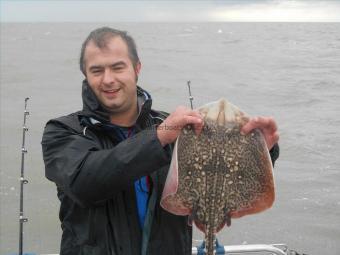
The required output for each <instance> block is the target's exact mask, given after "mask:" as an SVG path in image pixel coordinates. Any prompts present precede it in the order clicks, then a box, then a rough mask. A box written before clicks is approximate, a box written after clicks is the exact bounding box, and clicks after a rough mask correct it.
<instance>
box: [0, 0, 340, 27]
mask: <svg viewBox="0 0 340 255" xmlns="http://www.w3.org/2000/svg"><path fill="white" fill-rule="evenodd" d="M0 4H1V8H0V11H1V13H0V17H1V21H2V22H129V21H133V22H142V21H147V22H207V21H218V22H219V21H222V22H223V21H249V22H254V21H271V22H272V21H283V22H285V21H305V22H309V21H314V22H329V21H330V22H334V21H335V22H340V2H339V1H321V0H318V1H317V0H309V1H307V0H296V1H292V0H252V1H250V0H242V1H241V0H239V1H235V0H229V1H222V0H206V1H202V0H201V1H188V0H187V1H162V0H158V1H103V0H101V1H91V0H89V1H75V0H70V1H63V0H59V1H56V0H49V1H37V0H26V1H23V0H21V1H20V0H18V1H0Z"/></svg>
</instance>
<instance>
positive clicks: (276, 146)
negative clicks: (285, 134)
mask: <svg viewBox="0 0 340 255" xmlns="http://www.w3.org/2000/svg"><path fill="white" fill-rule="evenodd" d="M269 155H270V158H271V160H272V164H273V166H274V165H275V161H276V160H277V159H278V158H279V155H280V147H279V144H277V143H276V144H274V146H273V148H271V149H270V151H269Z"/></svg>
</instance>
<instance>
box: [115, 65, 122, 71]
mask: <svg viewBox="0 0 340 255" xmlns="http://www.w3.org/2000/svg"><path fill="white" fill-rule="evenodd" d="M123 69H124V66H115V67H114V68H113V70H115V71H122V70H123Z"/></svg>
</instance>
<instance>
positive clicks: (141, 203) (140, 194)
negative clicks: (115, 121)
mask: <svg viewBox="0 0 340 255" xmlns="http://www.w3.org/2000/svg"><path fill="white" fill-rule="evenodd" d="M115 131H116V133H117V135H118V136H119V138H120V139H121V141H123V140H125V139H126V138H128V137H130V136H131V135H133V132H134V130H133V129H132V128H124V127H118V126H115ZM135 192H136V203H137V210H138V220H139V224H140V227H141V228H143V227H144V222H145V217H146V212H147V205H148V198H149V188H148V185H147V181H146V176H143V177H142V178H140V179H139V180H137V181H135Z"/></svg>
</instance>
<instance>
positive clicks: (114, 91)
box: [104, 88, 120, 93]
mask: <svg viewBox="0 0 340 255" xmlns="http://www.w3.org/2000/svg"><path fill="white" fill-rule="evenodd" d="M119 90H120V88H118V89H110V90H104V92H105V93H116V92H118V91H119Z"/></svg>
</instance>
